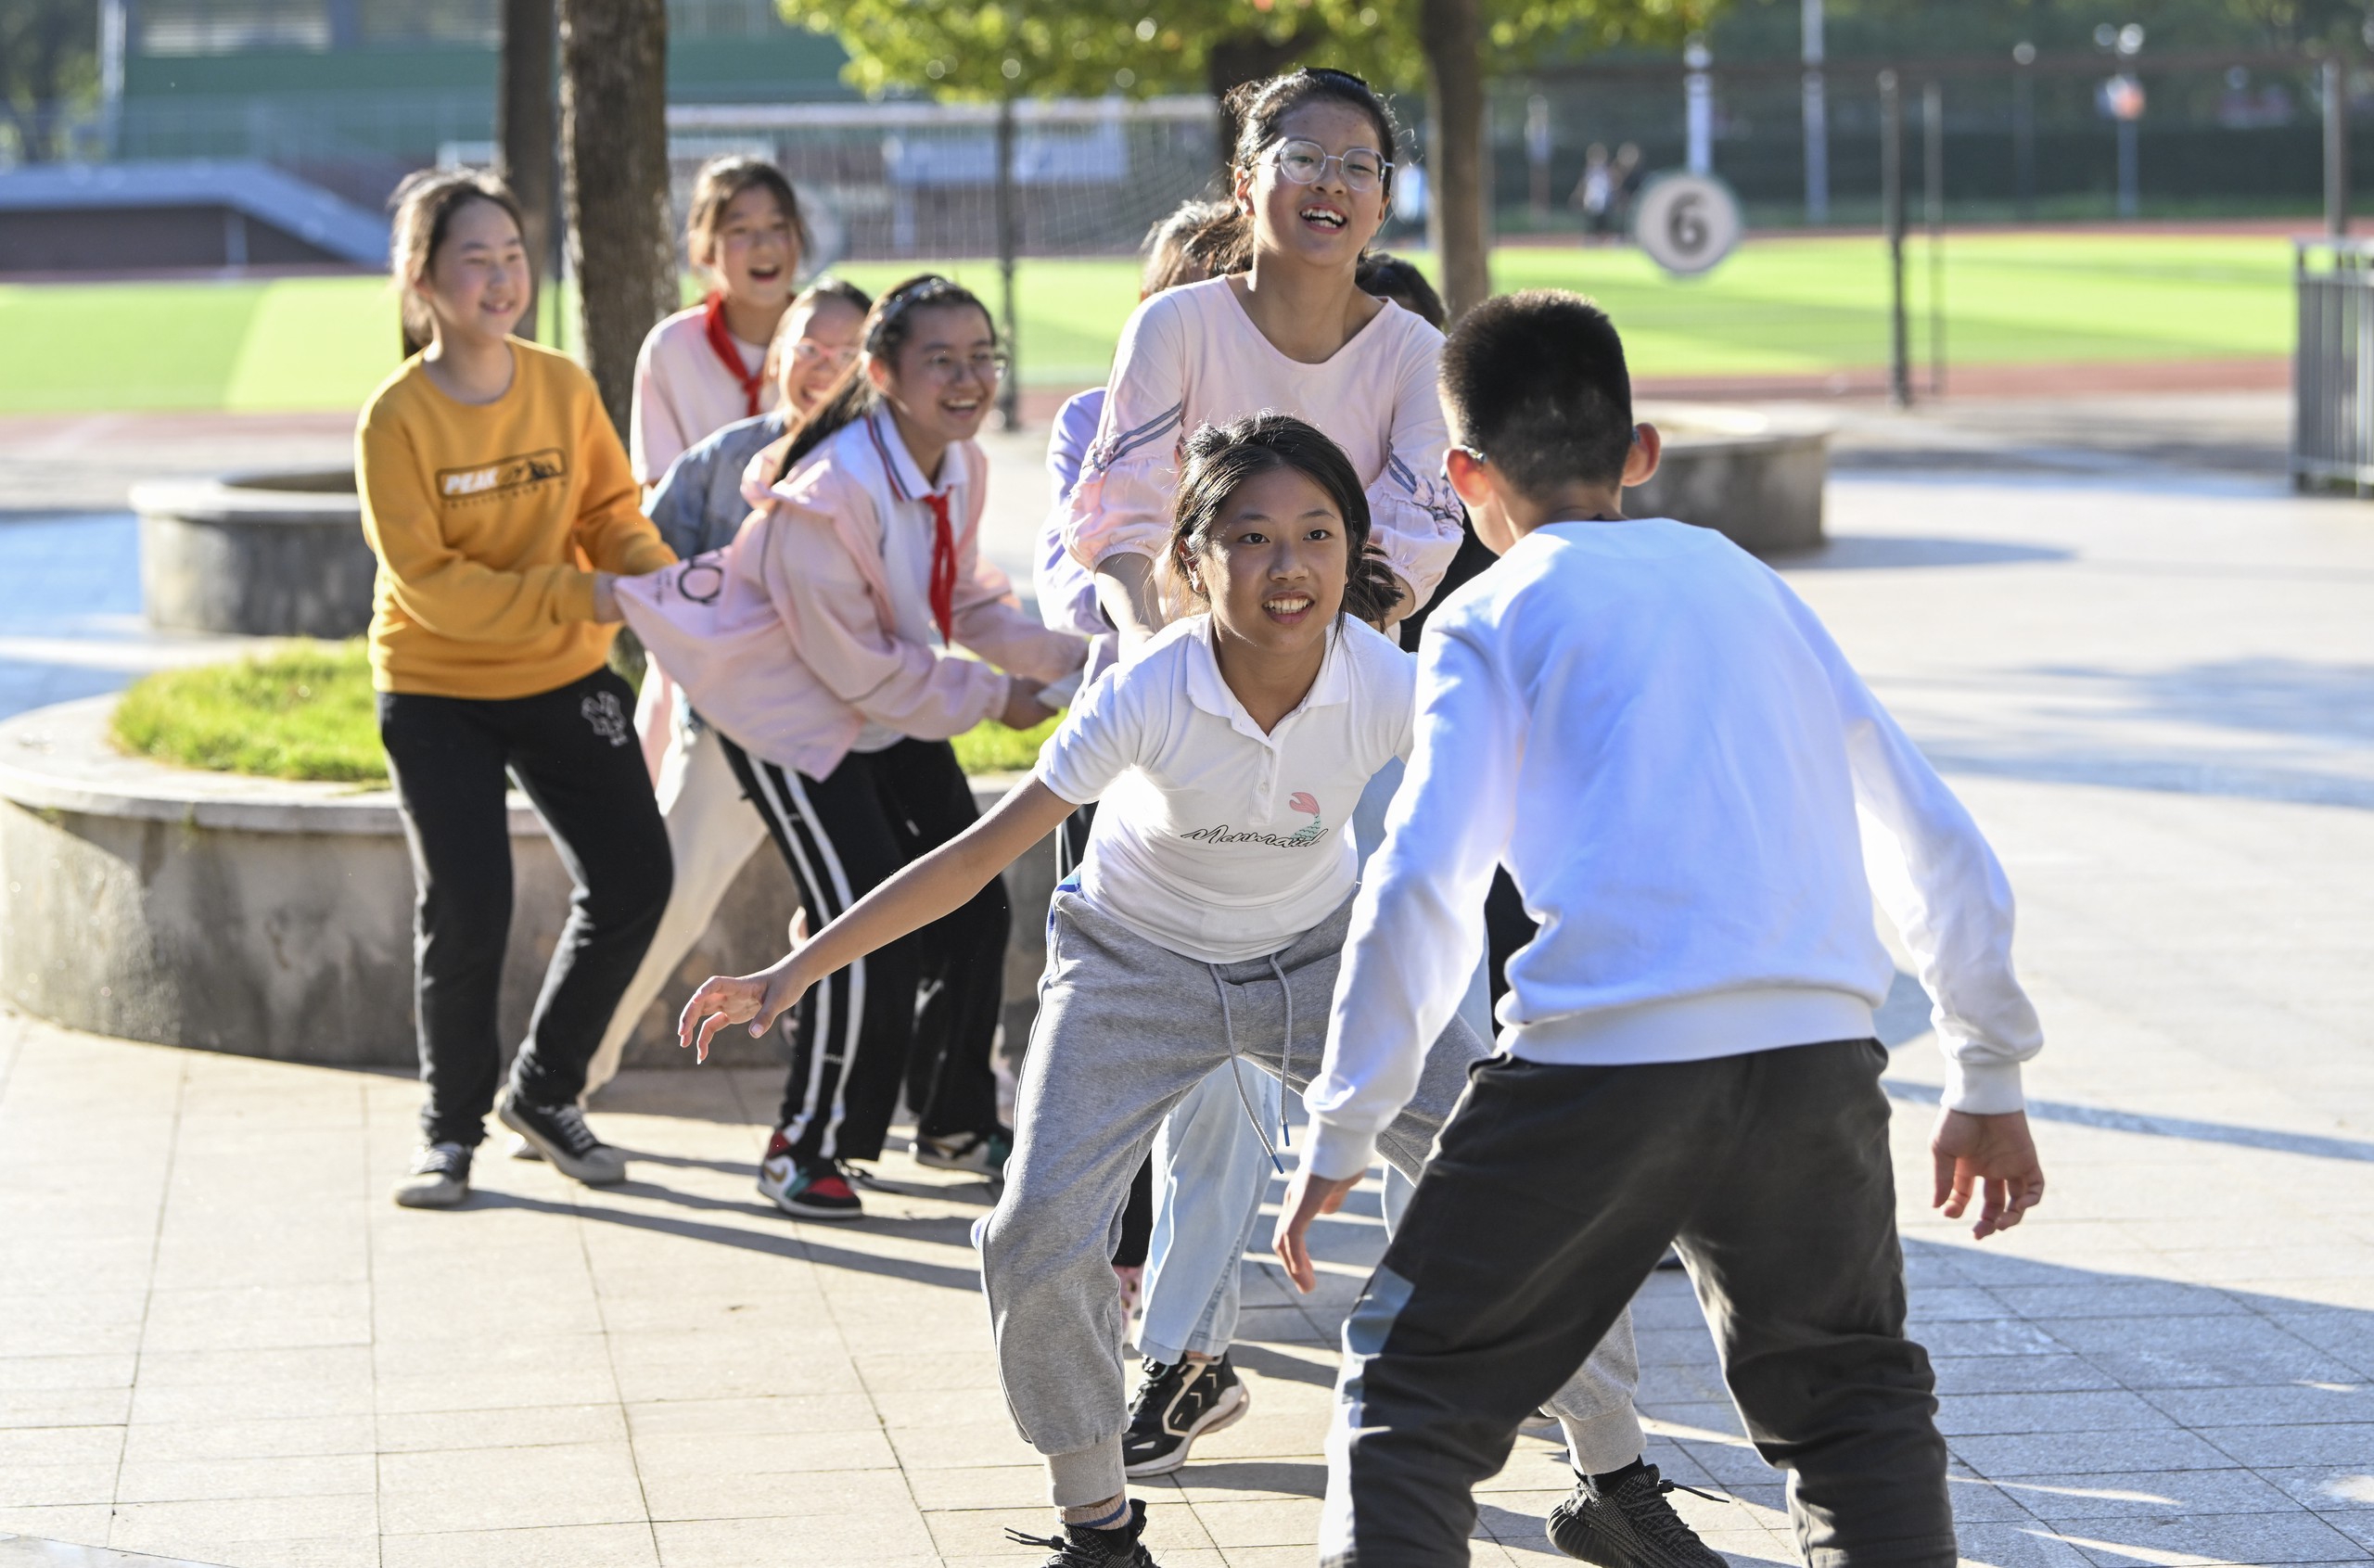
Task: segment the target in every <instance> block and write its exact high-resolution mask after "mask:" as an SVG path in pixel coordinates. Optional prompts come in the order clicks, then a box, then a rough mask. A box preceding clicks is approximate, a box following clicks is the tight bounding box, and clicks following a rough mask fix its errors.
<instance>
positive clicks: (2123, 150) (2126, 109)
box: [2094, 21, 2143, 218]
mask: <svg viewBox="0 0 2374 1568" xmlns="http://www.w3.org/2000/svg"><path fill="white" fill-rule="evenodd" d="M2094 43H2095V45H2096V46H2097V47H2099V48H2100V49H2103V50H2106V51H2108V52H2109V53H2111V54H2112V55H2115V56H2116V57H2118V60H2119V71H2118V74H2117V75H2115V76H2112V77H2111V78H2110V79H2109V80H2108V81H2106V82H2104V83H2102V85H2101V88H2100V102H2101V107H2102V112H2103V113H2105V114H2107V115H2109V116H2110V117H2111V119H2112V121H2114V122H2116V124H2117V126H2118V215H2119V216H2120V217H2122V218H2132V217H2134V216H2135V214H2136V211H2137V209H2138V207H2139V206H2140V204H2141V197H2140V191H2139V187H2140V185H2141V184H2142V174H2141V171H2140V170H2138V168H2137V166H2136V165H2137V161H2138V152H2137V147H2136V132H2137V122H2138V121H2140V120H2142V118H2143V83H2140V82H2138V81H2137V80H2136V78H2135V71H2134V68H2133V67H2132V66H2130V65H2129V64H2128V63H2127V62H2129V61H2131V60H2133V59H2134V58H2135V57H2136V56H2138V55H2139V54H2141V53H2142V52H2143V24H2142V23H2141V22H2133V21H2131V22H2128V23H2127V24H2126V25H2125V27H2112V26H2111V24H2110V23H2108V22H2104V23H2103V24H2102V25H2101V26H2100V27H2098V28H2096V29H2094Z"/></svg>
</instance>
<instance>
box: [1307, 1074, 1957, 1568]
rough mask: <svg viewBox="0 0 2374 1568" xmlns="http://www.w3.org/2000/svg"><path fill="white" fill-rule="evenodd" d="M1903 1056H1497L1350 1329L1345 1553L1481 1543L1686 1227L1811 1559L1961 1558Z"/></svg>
mask: <svg viewBox="0 0 2374 1568" xmlns="http://www.w3.org/2000/svg"><path fill="white" fill-rule="evenodd" d="M1886 1063H1887V1053H1886V1052H1884V1051H1883V1050H1882V1049H1881V1047H1880V1044H1879V1042H1878V1041H1876V1040H1834V1041H1831V1042H1829V1043H1827V1044H1822V1045H1802V1046H1793V1047H1790V1048H1788V1049H1785V1050H1780V1051H1762V1052H1754V1053H1752V1054H1748V1055H1742V1056H1725V1057H1717V1058H1715V1059H1713V1060H1711V1061H1703V1062H1673V1063H1657V1064H1643V1065H1638V1066H1623V1067H1562V1066H1545V1065H1542V1064H1537V1063H1530V1062H1522V1061H1517V1060H1513V1059H1512V1058H1508V1057H1495V1058H1492V1059H1490V1060H1487V1061H1486V1062H1483V1063H1481V1064H1478V1065H1477V1066H1476V1068H1475V1069H1474V1073H1473V1074H1472V1075H1471V1078H1470V1084H1469V1088H1468V1092H1467V1096H1466V1098H1465V1100H1464V1101H1463V1102H1462V1103H1461V1105H1460V1108H1459V1110H1458V1112H1457V1113H1456V1114H1455V1115H1452V1117H1451V1118H1450V1121H1449V1125H1448V1126H1447V1127H1445V1128H1444V1129H1443V1133H1442V1138H1441V1142H1440V1146H1439V1152H1438V1153H1436V1155H1435V1158H1434V1161H1433V1163H1432V1164H1430V1165H1428V1166H1427V1167H1426V1172H1425V1176H1424V1178H1423V1179H1422V1180H1420V1182H1419V1183H1418V1190H1417V1193H1416V1195H1415V1196H1414V1198H1413V1199H1412V1200H1411V1202H1410V1212H1409V1214H1408V1215H1407V1216H1406V1217H1404V1218H1403V1219H1402V1221H1401V1228H1400V1229H1399V1230H1397V1231H1396V1232H1395V1233H1394V1237H1393V1241H1392V1243H1391V1244H1390V1245H1389V1246H1388V1247H1387V1248H1386V1249H1385V1261H1384V1262H1383V1263H1381V1264H1379V1265H1378V1267H1377V1269H1376V1272H1375V1273H1374V1274H1373V1275H1372V1276H1371V1277H1370V1280H1369V1282H1368V1285H1367V1287H1366V1288H1365V1289H1364V1290H1363V1291H1362V1293H1361V1294H1360V1298H1359V1302H1358V1303H1357V1304H1356V1305H1355V1306H1354V1307H1353V1309H1352V1314H1351V1317H1350V1318H1349V1319H1347V1320H1346V1322H1345V1325H1344V1346H1345V1360H1344V1370H1343V1374H1342V1382H1341V1383H1340V1385H1339V1388H1338V1394H1337V1401H1336V1421H1337V1431H1336V1432H1335V1434H1334V1436H1333V1437H1332V1438H1331V1439H1330V1445H1329V1453H1330V1455H1331V1457H1332V1459H1333V1460H1334V1462H1333V1463H1331V1464H1330V1466H1329V1472H1328V1478H1327V1486H1328V1498H1327V1510H1326V1520H1327V1531H1326V1537H1325V1538H1324V1539H1322V1541H1321V1562H1326V1563H1329V1564H1334V1565H1337V1568H1348V1565H1352V1564H1357V1565H1358V1568H1400V1565H1402V1564H1420V1563H1423V1564H1428V1565H1430V1568H1431V1565H1437V1564H1440V1565H1449V1564H1463V1563H1465V1562H1467V1559H1468V1533H1469V1531H1470V1530H1472V1529H1473V1528H1474V1523H1475V1501H1474V1486H1475V1485H1476V1483H1478V1482H1480V1481H1482V1480H1484V1479H1485V1478H1486V1477H1487V1476H1489V1475H1491V1474H1492V1473H1493V1472H1496V1471H1498V1470H1499V1469H1500V1466H1501V1465H1502V1464H1503V1463H1504V1462H1506V1460H1507V1459H1508V1456H1509V1448H1510V1446H1511V1444H1512V1441H1513V1440H1514V1438H1515V1436H1516V1429H1517V1425H1518V1423H1519V1422H1520V1421H1524V1420H1525V1417H1526V1416H1527V1415H1528V1414H1530V1413H1531V1411H1532V1410H1533V1409H1534V1407H1535V1406H1536V1405H1537V1404H1538V1403H1539V1402H1540V1401H1541V1400H1542V1399H1543V1398H1545V1397H1546V1396H1548V1395H1549V1394H1550V1393H1551V1390H1553V1389H1555V1388H1556V1387H1557V1386H1558V1385H1559V1383H1561V1382H1562V1381H1564V1378H1565V1377H1566V1375H1567V1374H1568V1373H1569V1372H1571V1371H1572V1370H1574V1368H1575V1365H1576V1362H1578V1361H1580V1360H1581V1359H1582V1358H1583V1356H1584V1354H1585V1353H1586V1352H1588V1351H1589V1349H1590V1348H1591V1346H1592V1345H1595V1344H1597V1343H1598V1342H1599V1338H1600V1336H1601V1335H1602V1334H1603V1333H1605V1332H1607V1329H1608V1326H1609V1325H1610V1324H1611V1323H1613V1322H1614V1321H1615V1316H1616V1314H1617V1313H1618V1312H1620V1311H1621V1310H1623V1308H1624V1306H1625V1304H1626V1303H1627V1302H1628V1301H1629V1300H1630V1299H1631V1298H1632V1293H1633V1292H1634V1291H1636V1290H1637V1289H1639V1288H1640V1282H1641V1281H1643V1280H1645V1279H1647V1278H1648V1275H1649V1270H1650V1269H1651V1268H1654V1267H1655V1265H1656V1261H1657V1259H1658V1257H1659V1256H1661V1255H1662V1254H1663V1253H1664V1252H1665V1249H1666V1244H1667V1243H1675V1244H1677V1245H1678V1247H1679V1249H1680V1252H1681V1256H1682V1259H1683V1261H1684V1262H1685V1263H1687V1264H1688V1265H1689V1268H1690V1275H1691V1281H1693V1282H1694V1283H1695V1284H1696V1285H1697V1287H1698V1300H1699V1304H1700V1306H1701V1307H1704V1309H1705V1313H1706V1320H1707V1323H1708V1324H1709V1325H1710V1326H1711V1327H1712V1328H1713V1330H1714V1332H1715V1338H1716V1340H1717V1343H1718V1344H1719V1345H1720V1346H1721V1347H1722V1352H1723V1368H1724V1376H1725V1378H1726V1379H1727V1380H1728V1381H1729V1384H1730V1389H1731V1395H1732V1397H1733V1398H1734V1399H1736V1400H1737V1401H1738V1403H1739V1408H1740V1412H1741V1414H1742V1416H1743V1417H1744V1418H1745V1419H1746V1422H1747V1431H1748V1435H1749V1436H1750V1437H1752V1438H1753V1439H1754V1440H1755V1446H1756V1448H1757V1450H1758V1451H1759V1452H1760V1453H1762V1454H1763V1456H1764V1457H1765V1459H1766V1460H1768V1461H1769V1462H1770V1463H1772V1464H1774V1465H1777V1466H1779V1467H1780V1468H1781V1469H1783V1470H1786V1471H1788V1472H1791V1481H1792V1485H1791V1487H1790V1512H1791V1514H1792V1515H1793V1518H1794V1520H1795V1523H1796V1527H1797V1538H1798V1543H1799V1545H1800V1546H1801V1547H1802V1548H1803V1549H1804V1551H1805V1556H1806V1562H1808V1563H1809V1564H1811V1565H1812V1568H1875V1565H1881V1564H1885V1565H1889V1568H1899V1565H1901V1568H1952V1565H1953V1563H1954V1562H1955V1550H1954V1526H1953V1512H1952V1509H1951V1508H1950V1506H1949V1505H1948V1503H1947V1501H1946V1446H1945V1442H1944V1440H1943V1439H1942V1438H1940V1437H1939V1436H1938V1435H1937V1429H1936V1425H1935V1422H1934V1416H1935V1413H1936V1409H1937V1402H1936V1399H1935V1398H1934V1396H1933V1392H1932V1390H1933V1387H1934V1380H1933V1378H1932V1376H1931V1373H1930V1369H1929V1358H1928V1355H1927V1353H1926V1352H1924V1351H1923V1350H1922V1349H1921V1346H1920V1345H1916V1344H1914V1343H1913V1342H1912V1341H1910V1340H1908V1339H1907V1338H1906V1337H1905V1334H1904V1309H1905V1296H1904V1260H1903V1254H1902V1252H1901V1250H1900V1249H1899V1247H1898V1244H1897V1241H1896V1230H1895V1179H1894V1175H1893V1172H1892V1171H1891V1169H1890V1166H1889V1163H1888V1104H1887V1101H1886V1099H1885V1098H1884V1097H1883V1095H1882V1093H1881V1090H1880V1087H1879V1077H1880V1072H1881V1069H1882V1068H1883V1066H1885V1065H1886Z"/></svg>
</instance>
